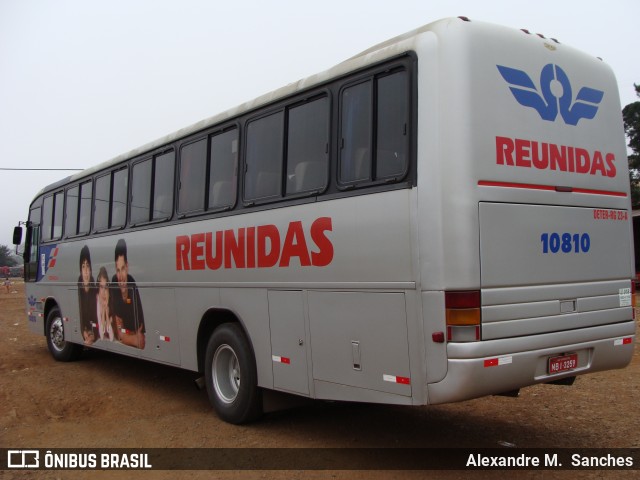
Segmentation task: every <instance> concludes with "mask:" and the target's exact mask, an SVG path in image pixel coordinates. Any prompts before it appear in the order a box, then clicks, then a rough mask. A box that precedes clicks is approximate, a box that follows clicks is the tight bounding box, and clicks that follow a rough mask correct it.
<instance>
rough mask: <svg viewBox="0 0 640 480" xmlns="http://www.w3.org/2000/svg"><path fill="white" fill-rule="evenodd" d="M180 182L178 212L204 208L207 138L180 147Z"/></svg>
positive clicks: (197, 210)
mask: <svg viewBox="0 0 640 480" xmlns="http://www.w3.org/2000/svg"><path fill="white" fill-rule="evenodd" d="M179 180H180V184H179V187H178V213H180V214H183V215H185V214H189V213H195V212H201V211H203V210H204V206H205V205H204V199H205V187H206V181H207V140H206V139H205V138H203V139H201V140H198V141H196V142H193V143H189V144H188V145H185V146H183V147H182V148H181V149H180V179H179Z"/></svg>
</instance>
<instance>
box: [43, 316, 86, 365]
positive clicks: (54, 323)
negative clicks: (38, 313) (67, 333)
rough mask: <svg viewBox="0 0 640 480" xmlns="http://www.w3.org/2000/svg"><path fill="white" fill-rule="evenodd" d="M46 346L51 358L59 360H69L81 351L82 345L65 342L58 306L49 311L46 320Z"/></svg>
mask: <svg viewBox="0 0 640 480" xmlns="http://www.w3.org/2000/svg"><path fill="white" fill-rule="evenodd" d="M45 328H46V332H45V335H46V337H47V346H48V347H49V352H51V355H52V356H53V358H55V359H56V360H57V361H59V362H71V361H73V360H76V359H77V358H78V357H79V356H80V354H81V353H82V347H81V346H80V345H77V344H75V343H71V342H67V341H66V340H65V338H64V322H63V320H62V315H60V310H59V309H58V307H54V308H52V309H51V311H49V315H47V322H46V327H45Z"/></svg>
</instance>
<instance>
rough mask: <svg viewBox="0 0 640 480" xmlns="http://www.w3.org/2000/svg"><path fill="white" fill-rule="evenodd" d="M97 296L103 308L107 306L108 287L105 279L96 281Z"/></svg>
mask: <svg viewBox="0 0 640 480" xmlns="http://www.w3.org/2000/svg"><path fill="white" fill-rule="evenodd" d="M98 282H99V285H98V296H99V298H100V303H101V304H102V306H103V307H106V306H108V305H109V285H108V282H107V279H106V278H105V277H101V278H99V279H98Z"/></svg>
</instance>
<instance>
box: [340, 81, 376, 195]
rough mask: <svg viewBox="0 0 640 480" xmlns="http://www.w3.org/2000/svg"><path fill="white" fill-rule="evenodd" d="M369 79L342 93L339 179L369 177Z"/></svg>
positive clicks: (345, 181) (349, 180)
mask: <svg viewBox="0 0 640 480" xmlns="http://www.w3.org/2000/svg"><path fill="white" fill-rule="evenodd" d="M371 83H372V82H371V81H367V82H364V83H360V84H358V85H354V86H352V87H348V88H346V89H345V90H344V91H343V92H342V105H341V108H342V114H341V130H342V141H341V151H340V182H341V183H352V182H357V181H364V180H370V179H371V140H372V138H371V134H372V132H371V119H372V116H373V112H372V111H371V109H372V105H371V91H372V85H371Z"/></svg>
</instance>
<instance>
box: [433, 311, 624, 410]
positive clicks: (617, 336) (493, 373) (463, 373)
mask: <svg viewBox="0 0 640 480" xmlns="http://www.w3.org/2000/svg"><path fill="white" fill-rule="evenodd" d="M635 330H636V325H635V322H634V321H633V320H631V321H628V322H624V323H618V324H614V325H604V326H599V327H593V328H587V329H580V330H571V331H567V332H556V333H548V334H543V335H535V336H529V337H520V338H515V339H514V338H511V339H500V340H490V341H483V342H474V343H451V344H449V345H448V346H447V352H448V356H449V359H448V362H447V374H446V376H445V377H444V378H443V379H442V380H441V381H439V382H436V383H431V384H429V385H428V386H427V390H428V403H429V404H439V403H446V402H456V401H461V400H469V399H472V398H477V397H482V396H485V395H495V394H500V393H504V392H509V391H513V390H517V389H519V388H522V387H526V386H529V385H534V384H537V383H547V382H552V381H554V380H559V379H562V378H565V377H571V376H576V375H581V374H585V373H591V372H597V371H603V370H611V369H615V368H623V367H625V366H626V365H628V364H629V362H631V359H632V357H633V349H634V344H635ZM605 334H606V335H605ZM570 338H571V339H572V340H573V341H572V342H571V341H568V340H569V339H570ZM525 345H528V346H529V348H525ZM562 356H571V358H573V359H576V360H577V365H576V366H575V368H570V369H568V370H561V371H559V372H558V373H550V367H549V360H550V359H552V358H558V357H562ZM556 366H557V365H556Z"/></svg>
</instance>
